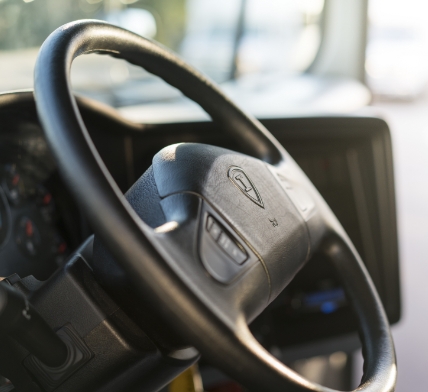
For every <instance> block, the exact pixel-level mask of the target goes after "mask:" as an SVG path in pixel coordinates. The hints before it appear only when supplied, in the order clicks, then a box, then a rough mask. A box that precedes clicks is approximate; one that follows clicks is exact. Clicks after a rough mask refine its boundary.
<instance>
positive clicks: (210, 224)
mask: <svg viewBox="0 0 428 392" xmlns="http://www.w3.org/2000/svg"><path fill="white" fill-rule="evenodd" d="M207 230H208V231H209V233H210V234H211V237H212V238H213V240H214V241H217V240H218V238H219V237H220V234H221V233H222V231H221V228H220V226H219V225H218V224H217V223H216V222H215V220H214V218H213V217H212V216H209V217H208V219H207Z"/></svg>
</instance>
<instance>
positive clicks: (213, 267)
mask: <svg viewBox="0 0 428 392" xmlns="http://www.w3.org/2000/svg"><path fill="white" fill-rule="evenodd" d="M199 256H200V259H201V262H202V264H203V266H204V267H205V269H206V271H207V272H208V273H209V274H210V275H211V277H212V278H214V279H215V280H217V281H218V282H220V283H223V284H229V283H231V282H232V281H233V280H235V279H237V278H238V277H239V276H240V275H241V274H243V273H244V271H246V270H248V269H249V268H251V266H252V265H254V263H256V262H258V257H257V256H256V255H255V254H254V252H253V251H252V249H251V248H250V247H249V246H248V244H247V243H245V242H244V241H243V240H242V238H241V237H240V236H238V235H237V233H236V232H235V231H234V230H233V228H232V227H230V225H229V224H228V223H227V222H226V221H225V220H224V219H222V218H221V217H220V216H218V214H217V213H216V212H215V211H214V210H213V209H212V208H211V207H210V206H209V205H208V203H204V205H203V207H202V214H201V221H200V232H199Z"/></svg>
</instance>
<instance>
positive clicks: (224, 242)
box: [218, 233, 247, 264]
mask: <svg viewBox="0 0 428 392" xmlns="http://www.w3.org/2000/svg"><path fill="white" fill-rule="evenodd" d="M218 244H219V245H220V247H221V248H222V249H223V250H224V251H225V252H226V253H227V254H228V255H229V256H230V257H232V259H233V260H234V261H236V262H237V263H238V264H242V263H243V262H244V261H245V260H247V255H246V254H245V253H244V252H243V251H242V250H241V248H240V247H239V246H238V245H236V244H235V242H234V241H232V240H231V239H230V238H229V237H228V236H227V235H226V234H225V233H222V234H221V236H220V238H219V240H218Z"/></svg>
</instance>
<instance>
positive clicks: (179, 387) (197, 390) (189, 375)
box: [168, 365, 204, 392]
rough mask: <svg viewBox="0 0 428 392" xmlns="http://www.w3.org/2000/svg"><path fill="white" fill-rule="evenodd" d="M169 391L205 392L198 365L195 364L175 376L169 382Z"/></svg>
mask: <svg viewBox="0 0 428 392" xmlns="http://www.w3.org/2000/svg"><path fill="white" fill-rule="evenodd" d="M168 392H204V388H203V386H202V379H201V375H200V374H199V370H198V366H197V365H193V366H192V367H190V368H189V369H187V370H185V371H184V372H183V373H181V374H180V375H179V376H178V377H177V378H175V379H174V380H173V381H172V382H171V383H170V384H169V387H168Z"/></svg>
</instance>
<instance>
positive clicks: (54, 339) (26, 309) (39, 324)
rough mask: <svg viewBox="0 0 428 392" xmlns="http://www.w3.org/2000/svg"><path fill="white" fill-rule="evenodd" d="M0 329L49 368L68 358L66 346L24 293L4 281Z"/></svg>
mask: <svg viewBox="0 0 428 392" xmlns="http://www.w3.org/2000/svg"><path fill="white" fill-rule="evenodd" d="M0 331H1V332H4V333H6V334H8V335H9V336H10V337H12V338H14V339H15V340H16V341H17V342H18V343H19V344H20V345H22V346H23V347H24V348H25V349H26V350H28V351H29V352H30V353H31V354H33V355H34V356H35V357H36V358H38V359H39V360H40V361H41V362H42V363H44V364H45V365H47V366H49V367H53V368H56V367H59V366H61V365H63V364H64V363H65V362H66V360H67V357H68V348H67V345H66V344H65V343H64V342H63V341H62V340H61V338H60V337H59V336H58V335H57V334H55V333H54V332H53V331H52V329H51V328H50V327H49V325H48V324H47V323H46V321H45V320H44V319H43V318H42V316H41V315H40V314H39V313H38V312H37V311H36V310H35V309H34V308H33V306H32V305H31V304H30V303H29V302H28V300H27V298H26V297H25V295H24V294H22V293H21V292H20V291H18V290H16V289H15V288H13V287H12V286H10V285H9V284H7V283H5V282H0Z"/></svg>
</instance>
